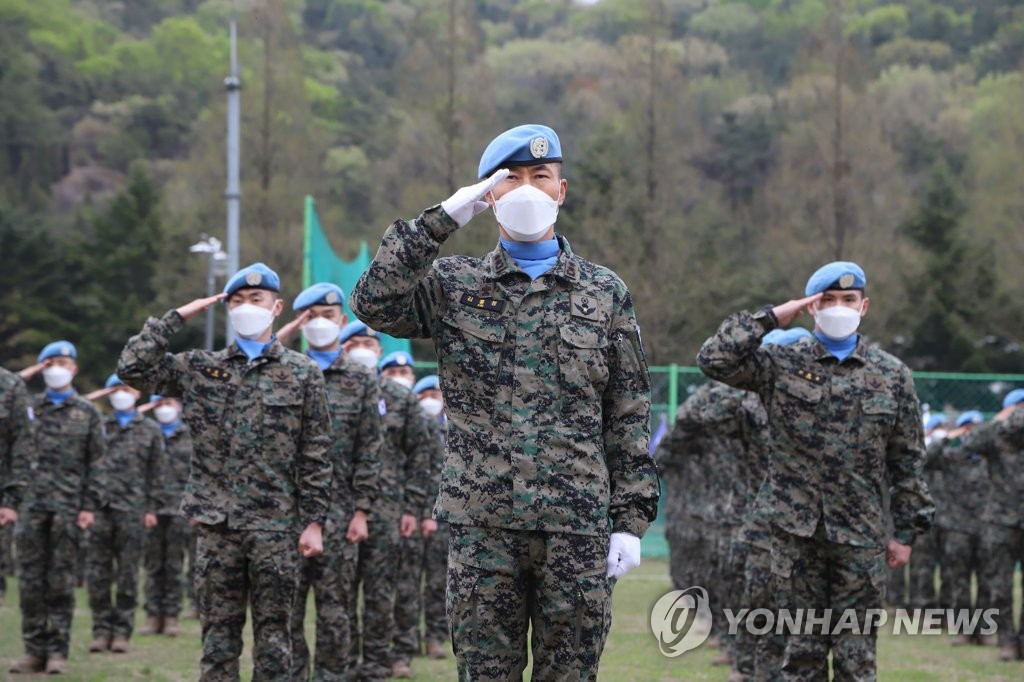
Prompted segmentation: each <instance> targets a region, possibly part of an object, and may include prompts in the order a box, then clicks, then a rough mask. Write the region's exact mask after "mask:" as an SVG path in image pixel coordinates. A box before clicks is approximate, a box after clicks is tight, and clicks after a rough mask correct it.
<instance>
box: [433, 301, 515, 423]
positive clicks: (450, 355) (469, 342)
mask: <svg viewBox="0 0 1024 682" xmlns="http://www.w3.org/2000/svg"><path fill="white" fill-rule="evenodd" d="M444 325H445V326H444V338H443V339H442V341H441V349H440V352H439V353H438V355H439V358H438V360H439V363H440V366H441V372H442V373H443V374H445V375H447V377H449V378H450V380H449V381H447V382H446V384H445V394H444V399H445V402H446V403H448V405H449V407H450V408H451V409H452V410H454V411H457V412H461V413H463V414H466V415H473V414H477V415H479V416H481V417H487V418H488V419H489V418H490V415H491V413H492V409H491V408H492V407H493V404H494V396H495V395H496V393H497V384H498V380H499V375H500V372H501V352H502V344H503V343H504V341H505V321H504V319H502V318H499V317H488V316H486V315H483V314H479V313H471V312H464V311H461V310H453V311H450V312H449V313H448V314H447V315H446V316H445V317H444Z"/></svg>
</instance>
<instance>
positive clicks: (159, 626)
mask: <svg viewBox="0 0 1024 682" xmlns="http://www.w3.org/2000/svg"><path fill="white" fill-rule="evenodd" d="M164 627H165V625H164V624H163V623H162V622H161V621H160V617H159V616H149V617H148V618H146V622H145V623H144V624H143V625H142V627H141V628H139V634H140V635H159V634H160V633H161V632H163V629H164Z"/></svg>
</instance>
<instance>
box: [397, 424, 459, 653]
mask: <svg viewBox="0 0 1024 682" xmlns="http://www.w3.org/2000/svg"><path fill="white" fill-rule="evenodd" d="M420 415H421V417H422V419H423V421H424V424H425V425H426V437H427V443H428V444H429V449H430V457H429V458H428V459H427V462H426V464H427V469H426V470H425V471H424V472H423V473H422V480H423V487H424V495H423V505H422V507H421V508H420V509H419V510H417V511H416V513H415V514H416V520H417V521H421V520H422V519H429V518H430V516H431V510H432V508H433V504H434V499H435V498H436V496H437V487H438V485H439V475H440V469H441V460H443V459H444V446H443V442H442V437H441V430H440V428H439V427H438V423H437V421H436V420H435V419H433V418H432V417H428V416H426V415H424V414H423V412H422V410H420ZM435 472H436V474H437V475H435ZM427 491H430V492H431V493H433V495H428V494H427ZM446 530H447V529H446ZM446 535H447V533H446ZM431 540H433V538H423V537H422V536H420V535H419V533H417V534H416V535H413V536H412V537H410V538H401V540H400V541H399V551H398V556H399V558H398V566H399V570H398V575H397V580H396V583H395V627H394V636H393V637H392V639H391V645H392V659H393V661H396V662H397V661H403V662H405V663H409V662H410V661H411V660H412V657H413V656H418V655H419V654H420V653H421V652H422V649H421V638H420V618H421V613H420V607H421V605H423V604H424V603H425V602H426V599H427V595H423V596H422V598H421V595H420V591H421V589H422V586H423V581H424V579H425V577H426V576H425V575H424V572H425V567H426V550H427V546H428V543H429V542H430V541H431ZM435 544H436V543H435ZM444 551H445V552H447V551H448V547H447V545H446V546H445V548H444ZM435 580H436V579H435ZM435 585H436V582H435ZM440 596H441V601H442V602H443V599H444V582H443V574H442V582H441V595H440ZM442 608H443V607H442Z"/></svg>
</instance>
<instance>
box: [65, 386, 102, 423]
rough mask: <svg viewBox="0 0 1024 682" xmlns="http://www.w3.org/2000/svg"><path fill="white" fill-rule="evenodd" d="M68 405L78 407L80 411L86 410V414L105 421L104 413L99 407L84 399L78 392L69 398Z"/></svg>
mask: <svg viewBox="0 0 1024 682" xmlns="http://www.w3.org/2000/svg"><path fill="white" fill-rule="evenodd" d="M66 404H67V406H68V407H76V408H78V409H80V410H85V411H86V412H88V413H89V414H91V415H92V416H94V417H95V418H96V419H103V412H101V411H100V409H99V408H98V407H96V406H95V405H93V404H92V402H90V401H88V400H86V399H85V398H83V397H82V396H81V395H79V394H78V393H77V392H76V393H72V394H71V395H70V396H68V399H67V403H66Z"/></svg>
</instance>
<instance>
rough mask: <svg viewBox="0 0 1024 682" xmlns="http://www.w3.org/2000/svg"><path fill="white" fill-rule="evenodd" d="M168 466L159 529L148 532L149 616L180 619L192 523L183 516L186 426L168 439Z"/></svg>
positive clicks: (189, 437) (187, 453)
mask: <svg viewBox="0 0 1024 682" xmlns="http://www.w3.org/2000/svg"><path fill="white" fill-rule="evenodd" d="M164 449H165V454H164V467H163V469H162V476H161V481H160V488H161V492H162V499H163V502H162V504H161V506H160V507H159V508H158V509H157V512H156V514H157V517H156V518H157V524H156V527H155V528H150V529H149V530H147V531H146V543H145V559H144V564H145V567H146V605H145V608H146V615H147V616H150V617H151V618H177V617H178V614H179V613H181V603H182V596H181V593H182V581H183V576H182V566H183V565H184V559H185V552H186V550H187V546H188V543H189V536H190V535H191V533H190V532H189V527H188V520H187V519H186V518H185V517H184V516H182V514H181V496H182V495H183V494H184V492H185V484H186V483H187V482H188V468H189V463H190V462H191V460H192V434H191V433H190V432H189V430H188V427H187V426H185V424H184V423H179V424H178V426H177V428H176V429H175V430H174V431H173V432H172V433H170V434H169V435H167V436H164Z"/></svg>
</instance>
